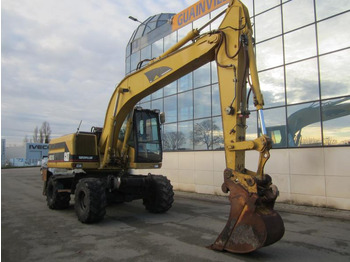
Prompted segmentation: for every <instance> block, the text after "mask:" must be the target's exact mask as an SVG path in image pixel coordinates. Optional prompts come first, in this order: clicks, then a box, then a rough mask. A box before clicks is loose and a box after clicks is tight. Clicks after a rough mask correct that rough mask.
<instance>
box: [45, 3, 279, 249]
mask: <svg viewBox="0 0 350 262" xmlns="http://www.w3.org/2000/svg"><path fill="white" fill-rule="evenodd" d="M220 16H224V17H223V20H222V22H221V24H220V26H219V28H218V29H217V30H213V31H210V32H206V33H201V31H202V30H203V29H204V28H206V27H207V26H208V24H209V23H211V22H213V20H216V19H218V18H219V17H220ZM211 61H216V63H217V68H218V69H217V70H218V78H219V90H220V100H221V113H222V123H223V134H224V144H225V157H226V169H225V170H224V171H223V185H222V190H223V192H225V193H228V192H229V200H230V203H231V211H230V214H229V218H228V221H227V224H226V226H225V227H224V229H223V231H222V232H221V234H220V235H219V236H218V238H217V239H216V241H215V242H214V243H213V244H212V245H211V246H210V248H211V249H213V250H220V251H223V250H226V251H229V252H233V253H249V252H252V251H254V250H256V249H258V248H261V247H264V246H267V245H270V244H273V243H275V242H276V241H278V240H280V239H281V238H282V236H283V234H284V224H283V221H282V219H281V217H280V215H279V214H278V213H277V212H276V211H275V210H274V203H275V200H276V198H277V196H278V190H277V187H276V186H275V185H273V184H272V181H271V177H270V176H269V175H267V174H265V173H264V166H265V163H266V161H267V160H268V159H269V157H270V153H269V150H270V148H271V140H270V138H269V137H267V135H266V127H265V124H264V117H263V105H264V101H263V96H262V94H261V91H260V87H259V80H258V74H257V67H256V61H255V55H254V47H253V38H252V26H251V23H250V19H249V14H248V10H247V8H246V7H245V6H244V5H243V4H242V3H241V2H240V1H238V0H231V1H230V3H229V4H228V7H227V9H226V10H225V11H223V12H221V13H220V14H219V15H218V16H216V17H215V18H213V19H212V20H211V21H209V22H208V23H207V24H205V25H204V26H203V27H202V28H199V29H194V30H192V31H190V32H189V33H188V34H187V36H186V37H184V38H183V39H182V40H180V41H179V42H178V43H177V44H175V45H174V46H173V47H171V48H170V49H169V50H168V51H166V52H165V53H164V54H162V55H161V56H160V57H158V58H155V59H153V60H152V61H150V62H149V63H148V64H147V65H146V66H144V67H142V68H140V67H139V68H138V70H136V71H135V72H134V73H132V74H130V75H128V76H126V77H125V78H124V79H123V80H122V81H121V82H120V84H119V85H118V86H117V87H116V89H115V91H114V93H113V95H112V97H111V99H110V102H109V105H108V108H107V112H106V117H105V121H104V126H103V128H98V127H93V128H92V130H91V132H80V131H77V132H76V133H73V134H70V135H66V136H63V137H60V138H55V139H52V141H51V142H50V145H49V155H48V162H47V167H45V168H43V169H42V176H43V180H44V188H43V194H44V195H46V199H47V204H48V206H49V208H51V209H64V208H67V207H68V206H69V201H70V196H71V194H74V200H75V212H76V214H77V217H78V219H79V220H80V221H81V222H83V223H94V222H98V221H100V220H102V219H103V217H104V215H105V213H106V205H107V204H108V203H109V202H113V201H117V202H124V201H132V200H135V199H143V204H144V205H145V207H146V209H147V210H148V211H150V212H153V213H162V212H166V211H167V210H169V209H170V208H171V206H172V204H173V201H174V193H173V187H172V185H171V183H170V181H169V180H168V179H167V178H166V177H165V176H161V175H152V174H148V175H134V174H131V172H130V170H131V169H152V168H160V167H161V166H162V142H161V132H160V126H161V124H162V123H163V122H164V114H162V113H160V112H159V110H149V109H142V108H140V107H137V106H136V105H137V103H138V102H139V101H140V100H141V99H142V98H144V97H146V96H148V95H150V94H151V93H153V92H155V91H157V90H159V89H161V88H162V87H164V86H166V85H168V84H169V83H171V82H173V81H175V80H176V79H179V78H180V77H182V76H184V75H186V74H188V73H190V72H192V71H194V70H195V69H197V68H199V67H201V66H203V65H205V64H206V63H209V62H211ZM248 84H249V87H250V89H251V91H252V93H253V99H254V105H255V107H256V109H257V111H258V113H259V119H260V127H261V130H262V135H261V136H260V137H258V138H257V139H255V140H253V141H246V140H245V132H246V118H247V117H248V116H249V111H248V109H247V104H248V102H247V98H249V95H247V93H248V92H247V85H248ZM246 150H255V151H257V152H258V153H259V155H260V157H259V162H258V164H257V171H250V170H247V169H246V168H245V152H246Z"/></svg>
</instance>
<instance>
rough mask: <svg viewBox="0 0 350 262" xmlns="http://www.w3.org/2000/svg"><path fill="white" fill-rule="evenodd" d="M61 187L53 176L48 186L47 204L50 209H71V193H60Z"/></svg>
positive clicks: (46, 193)
mask: <svg viewBox="0 0 350 262" xmlns="http://www.w3.org/2000/svg"><path fill="white" fill-rule="evenodd" d="M60 188H61V185H60V183H59V181H57V180H54V179H53V177H52V176H51V177H50V178H49V181H48V182H47V185H46V192H45V195H46V202H47V206H48V207H49V208H50V209H67V208H68V207H69V201H70V193H68V192H59V189H60Z"/></svg>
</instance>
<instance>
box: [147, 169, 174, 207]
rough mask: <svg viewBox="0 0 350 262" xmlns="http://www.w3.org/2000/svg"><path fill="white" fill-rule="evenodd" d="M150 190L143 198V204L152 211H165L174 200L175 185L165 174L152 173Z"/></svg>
mask: <svg viewBox="0 0 350 262" xmlns="http://www.w3.org/2000/svg"><path fill="white" fill-rule="evenodd" d="M151 178H152V180H151V186H150V192H149V193H148V194H147V196H145V197H144V198H143V205H144V206H145V207H146V209H147V210H148V211H149V212H151V213H164V212H166V211H168V210H169V209H170V208H171V206H172V204H173V202H174V192H173V186H172V185H171V184H170V181H169V179H167V178H166V177H165V176H160V175H151Z"/></svg>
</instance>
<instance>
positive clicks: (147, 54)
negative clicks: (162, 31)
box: [141, 45, 152, 66]
mask: <svg viewBox="0 0 350 262" xmlns="http://www.w3.org/2000/svg"><path fill="white" fill-rule="evenodd" d="M145 59H152V48H151V45H149V46H146V47H145V48H143V49H141V61H143V60H145ZM148 63H149V62H148V61H145V62H143V63H142V66H145V65H147V64H148Z"/></svg>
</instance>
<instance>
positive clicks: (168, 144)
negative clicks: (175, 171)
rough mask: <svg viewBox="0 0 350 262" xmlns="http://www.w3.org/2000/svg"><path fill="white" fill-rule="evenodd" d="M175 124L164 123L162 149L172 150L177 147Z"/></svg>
mask: <svg viewBox="0 0 350 262" xmlns="http://www.w3.org/2000/svg"><path fill="white" fill-rule="evenodd" d="M177 141H178V136H177V124H176V123H175V124H170V125H164V135H163V149H164V151H174V150H176V149H177Z"/></svg>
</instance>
